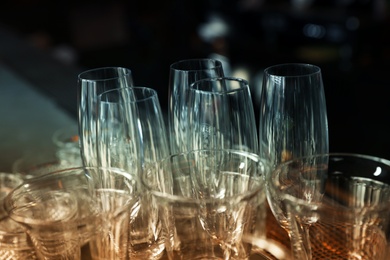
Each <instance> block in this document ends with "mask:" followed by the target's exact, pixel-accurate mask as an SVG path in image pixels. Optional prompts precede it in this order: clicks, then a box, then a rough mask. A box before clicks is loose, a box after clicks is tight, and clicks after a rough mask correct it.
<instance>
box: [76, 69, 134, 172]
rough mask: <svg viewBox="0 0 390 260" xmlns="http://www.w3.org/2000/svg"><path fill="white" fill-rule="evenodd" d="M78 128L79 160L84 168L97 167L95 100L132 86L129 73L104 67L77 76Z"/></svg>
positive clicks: (127, 70) (126, 70)
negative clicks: (80, 159) (106, 93)
mask: <svg viewBox="0 0 390 260" xmlns="http://www.w3.org/2000/svg"><path fill="white" fill-rule="evenodd" d="M77 85H78V126H79V137H80V148H81V158H82V160H83V163H84V166H97V161H96V160H97V155H96V153H97V152H96V120H97V107H96V105H97V99H98V95H100V94H101V93H103V92H104V91H107V90H110V89H116V88H123V87H129V86H132V85H133V78H132V74H131V71H130V70H129V69H127V68H121V67H104V68H96V69H91V70H87V71H84V72H82V73H80V74H79V75H78V81H77Z"/></svg>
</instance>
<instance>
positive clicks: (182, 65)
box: [168, 59, 224, 153]
mask: <svg viewBox="0 0 390 260" xmlns="http://www.w3.org/2000/svg"><path fill="white" fill-rule="evenodd" d="M222 76H224V72H223V67H222V62H221V61H219V60H214V59H188V60H181V61H178V62H175V63H173V64H171V66H170V75H169V97H168V103H169V104H168V106H169V107H168V131H169V142H170V149H171V153H179V152H184V151H185V150H186V146H187V139H186V138H187V131H188V130H187V127H188V123H187V121H188V119H187V110H188V109H187V105H188V90H189V88H190V85H191V84H192V83H194V82H195V81H197V80H200V79H204V78H212V77H222Z"/></svg>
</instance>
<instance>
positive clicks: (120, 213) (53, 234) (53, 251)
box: [4, 167, 139, 259]
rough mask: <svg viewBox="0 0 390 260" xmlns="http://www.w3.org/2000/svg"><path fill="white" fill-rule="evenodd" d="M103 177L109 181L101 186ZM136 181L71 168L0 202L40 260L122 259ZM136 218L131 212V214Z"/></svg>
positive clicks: (120, 175) (127, 175) (130, 177)
mask: <svg viewBox="0 0 390 260" xmlns="http://www.w3.org/2000/svg"><path fill="white" fill-rule="evenodd" d="M102 174H105V175H109V176H110V181H107V182H105V183H103V182H101V181H100V176H101V175H102ZM138 184H139V177H138V175H137V174H136V173H128V172H125V171H123V170H121V169H114V168H110V169H109V168H98V167H76V168H67V169H63V170H59V171H56V172H51V173H48V174H45V175H42V176H39V177H35V178H33V179H29V180H26V181H25V182H24V183H23V184H22V185H20V186H18V187H17V188H15V189H14V190H13V191H12V192H10V193H9V195H8V196H7V197H6V199H5V203H4V204H5V209H6V211H7V213H8V215H9V216H10V218H11V219H12V220H14V221H16V222H18V223H20V224H21V226H22V227H23V229H24V230H25V232H26V233H27V234H28V235H29V236H30V237H31V238H32V241H33V243H34V247H35V249H36V252H37V255H38V256H39V259H80V254H81V247H83V248H85V247H88V246H89V249H90V250H89V251H90V255H91V258H92V259H127V258H126V257H127V255H128V253H127V243H128V225H129V223H130V222H131V217H132V216H131V214H130V212H132V211H131V210H130V209H131V208H135V209H136V208H138V203H139V190H138V187H139V186H138ZM133 212H135V214H136V211H133Z"/></svg>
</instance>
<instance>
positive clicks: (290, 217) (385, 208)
mask: <svg viewBox="0 0 390 260" xmlns="http://www.w3.org/2000/svg"><path fill="white" fill-rule="evenodd" d="M268 186H269V189H270V190H271V194H272V196H274V200H276V201H278V203H279V206H278V207H280V209H281V210H282V211H283V214H284V215H285V216H287V221H288V222H289V228H290V235H291V245H292V247H291V248H292V253H293V256H294V259H297V260H298V259H299V260H304V259H377V260H382V259H383V260H384V259H388V257H389V252H390V238H389V234H390V218H389V217H388V216H389V215H390V161H388V160H385V159H382V158H377V157H373V156H365V155H358V154H324V155H316V156H309V157H303V158H297V159H294V160H291V161H288V162H286V163H283V164H281V165H280V166H279V167H277V168H276V170H274V171H273V172H272V174H271V175H269V176H268Z"/></svg>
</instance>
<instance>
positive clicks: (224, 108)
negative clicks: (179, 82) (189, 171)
mask: <svg viewBox="0 0 390 260" xmlns="http://www.w3.org/2000/svg"><path fill="white" fill-rule="evenodd" d="M187 127H188V132H187V140H188V144H187V149H188V150H201V149H235V150H240V151H247V152H252V153H258V152H259V151H258V137H257V127H256V119H255V115H254V109H253V103H252V98H251V93H250V88H249V84H248V82H247V81H246V80H244V79H241V78H236V77H218V78H206V79H202V80H199V81H196V82H194V83H193V84H192V85H191V87H190V91H189V95H188V126H187Z"/></svg>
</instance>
